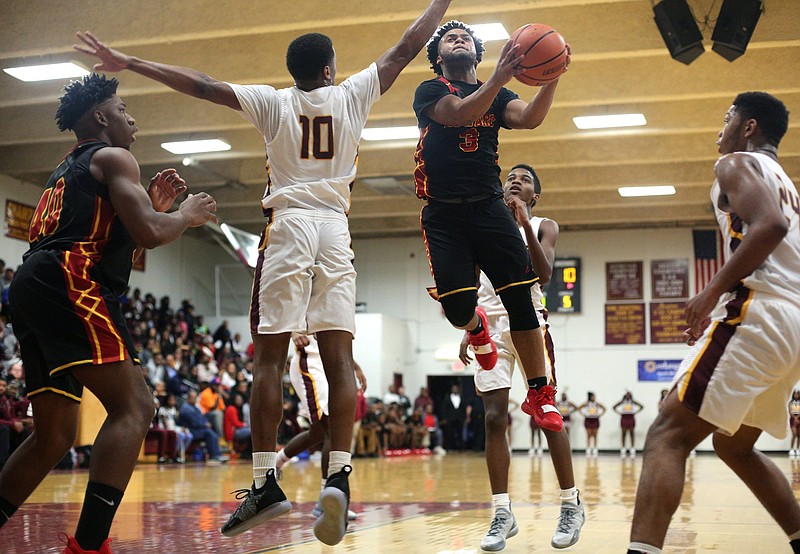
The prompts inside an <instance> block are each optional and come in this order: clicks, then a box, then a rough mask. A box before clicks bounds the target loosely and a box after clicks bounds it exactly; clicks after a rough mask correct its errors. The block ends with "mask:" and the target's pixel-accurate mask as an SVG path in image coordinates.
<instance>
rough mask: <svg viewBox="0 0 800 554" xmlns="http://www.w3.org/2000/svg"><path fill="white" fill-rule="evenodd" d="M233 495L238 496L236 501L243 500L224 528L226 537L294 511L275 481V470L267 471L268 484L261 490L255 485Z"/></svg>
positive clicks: (223, 531) (234, 492) (223, 532)
mask: <svg viewBox="0 0 800 554" xmlns="http://www.w3.org/2000/svg"><path fill="white" fill-rule="evenodd" d="M231 494H235V495H236V500H242V499H243V500H242V503H241V504H239V507H238V508H236V511H235V512H233V515H232V516H231V517H230V519H229V520H228V522H227V523H226V524H225V525H223V526H222V529H221V531H222V534H223V535H225V536H226V537H234V536H236V535H238V534H239V533H244V532H245V531H249V530H250V529H252V528H253V527H255V526H256V525H260V524H262V523H264V522H266V521H269V520H271V519H274V518H276V517H278V516H282V515H283V514H285V513H287V512H288V511H289V510H291V509H292V504H291V502H289V501H288V500H286V495H285V494H283V491H282V490H281V488H280V487H279V486H278V482H277V481H276V480H275V470H274V469H270V470H269V471H267V482H266V484H265V485H264V486H263V487H261V488H260V489H257V488H256V485H255V483H253V486H252V487H251V488H250V489H239V490H236V491H233V492H232V493H231Z"/></svg>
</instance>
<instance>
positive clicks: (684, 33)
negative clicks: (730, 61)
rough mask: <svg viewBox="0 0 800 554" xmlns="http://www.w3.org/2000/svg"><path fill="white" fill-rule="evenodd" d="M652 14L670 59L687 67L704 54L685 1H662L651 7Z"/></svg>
mask: <svg viewBox="0 0 800 554" xmlns="http://www.w3.org/2000/svg"><path fill="white" fill-rule="evenodd" d="M653 13H654V14H655V20H656V25H657V26H658V30H659V31H660V32H661V37H662V38H663V39H664V44H666V45H667V48H668V49H669V54H670V56H672V59H674V60H678V61H679V62H682V63H685V64H687V65H688V64H690V63H692V62H693V61H694V60H695V59H697V57H698V56H699V55H700V54H702V53H703V52H705V48H703V35H702V34H701V33H700V29H698V27H697V22H696V21H695V19H694V16H693V15H692V10H690V9H689V4H687V3H686V0H662V1H661V2H659V3H658V4H656V5H655V6H653Z"/></svg>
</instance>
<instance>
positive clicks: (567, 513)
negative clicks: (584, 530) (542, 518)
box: [550, 502, 586, 548]
mask: <svg viewBox="0 0 800 554" xmlns="http://www.w3.org/2000/svg"><path fill="white" fill-rule="evenodd" d="M585 522H586V514H585V512H584V511H583V504H573V503H572V502H565V503H564V504H561V514H560V515H559V516H558V526H557V527H556V532H555V533H553V539H552V540H551V541H550V545H551V546H552V547H553V548H568V547H570V546H572V545H573V544H575V543H576V542H578V539H579V538H580V536H581V527H583V524H584V523H585Z"/></svg>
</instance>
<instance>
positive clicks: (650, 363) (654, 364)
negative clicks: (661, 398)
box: [639, 360, 681, 383]
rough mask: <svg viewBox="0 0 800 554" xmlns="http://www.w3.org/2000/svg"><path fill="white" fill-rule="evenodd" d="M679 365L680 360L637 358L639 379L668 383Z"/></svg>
mask: <svg viewBox="0 0 800 554" xmlns="http://www.w3.org/2000/svg"><path fill="white" fill-rule="evenodd" d="M680 365H681V360H639V381H660V382H666V383H669V382H671V381H672V379H673V378H674V377H675V373H677V371H678V368H679V367H680Z"/></svg>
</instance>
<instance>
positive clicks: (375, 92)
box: [228, 63, 381, 214]
mask: <svg viewBox="0 0 800 554" xmlns="http://www.w3.org/2000/svg"><path fill="white" fill-rule="evenodd" d="M228 84H229V85H230V86H231V88H232V89H233V91H234V92H235V93H236V97H237V99H238V100H239V104H240V105H241V107H242V111H241V112H240V113H241V114H242V117H244V118H245V119H246V120H247V121H249V122H250V123H252V124H253V125H254V126H255V127H256V128H257V129H258V130H259V131H261V134H262V135H263V136H264V142H265V143H266V146H267V173H268V176H267V189H266V192H265V193H264V198H263V199H262V201H261V204H262V206H263V207H264V208H265V209H268V208H278V209H280V208H303V209H311V210H334V211H336V212H339V213H345V214H346V213H347V211H348V210H349V207H350V187H351V185H352V183H353V181H354V179H355V176H356V165H357V158H358V142H359V140H360V139H361V131H362V129H363V128H364V125H365V124H366V122H367V115H368V114H369V111H370V109H371V108H372V105H373V104H374V103H375V102H376V101H377V100H378V99H379V98H380V94H381V87H380V80H379V79H378V66H377V65H376V64H375V63H372V64H371V65H370V66H369V67H368V68H367V69H364V70H363V71H361V72H359V73H356V74H355V75H352V76H351V77H350V78H348V79H347V80H345V81H344V82H343V83H341V84H339V85H336V86H328V87H320V88H317V89H314V90H312V91H309V92H304V91H302V90H300V89H298V88H297V87H291V88H285V89H280V90H276V89H275V88H273V87H271V86H269V85H236V84H231V83H228Z"/></svg>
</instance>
